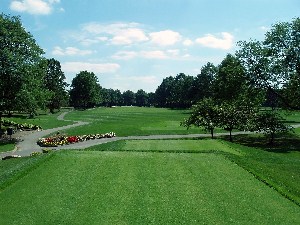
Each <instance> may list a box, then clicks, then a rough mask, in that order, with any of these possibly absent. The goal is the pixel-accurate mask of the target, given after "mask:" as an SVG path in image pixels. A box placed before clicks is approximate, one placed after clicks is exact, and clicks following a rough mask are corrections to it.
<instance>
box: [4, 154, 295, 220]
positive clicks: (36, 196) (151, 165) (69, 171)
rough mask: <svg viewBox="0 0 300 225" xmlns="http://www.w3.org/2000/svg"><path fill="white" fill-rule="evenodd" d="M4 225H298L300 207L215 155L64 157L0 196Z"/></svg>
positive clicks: (17, 183)
mask: <svg viewBox="0 0 300 225" xmlns="http://www.w3.org/2000/svg"><path fill="white" fill-rule="evenodd" d="M0 218H1V224H298V223H299V222H300V214H299V207H298V206H296V205H295V204H293V203H291V202H290V201H288V200H287V199H285V198H283V197H282V196H281V195H279V194H278V193H277V192H276V191H274V190H272V189H270V188H268V187H267V186H265V185H264V184H262V183H261V182H259V181H258V180H256V179H255V178H254V177H253V176H251V175H249V173H247V172H246V171H244V170H241V169H240V167H239V166H237V165H236V164H234V163H232V162H230V161H228V160H226V159H225V158H224V157H223V156H221V155H215V154H178V153H176V154H173V153H165V154H156V153H141V152H131V153H128V152H95V151H62V152H57V153H55V154H54V156H53V157H51V159H50V160H46V161H45V162H44V163H43V166H39V167H37V168H36V169H35V170H33V171H31V173H29V174H27V175H26V176H24V177H23V178H22V179H20V180H18V182H15V183H13V184H12V185H11V186H10V187H9V188H6V189H5V190H3V191H2V192H1V193H0Z"/></svg>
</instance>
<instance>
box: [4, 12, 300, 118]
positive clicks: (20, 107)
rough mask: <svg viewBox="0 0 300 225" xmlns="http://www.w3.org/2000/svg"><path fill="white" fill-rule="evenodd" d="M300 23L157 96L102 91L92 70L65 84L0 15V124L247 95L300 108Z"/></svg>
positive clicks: (169, 81)
mask: <svg viewBox="0 0 300 225" xmlns="http://www.w3.org/2000/svg"><path fill="white" fill-rule="evenodd" d="M299 31H300V18H295V19H294V20H293V21H291V22H282V23H277V24H275V25H273V26H272V28H271V30H270V31H268V32H267V33H266V35H265V40H264V41H261V42H260V41H254V40H250V41H240V42H238V47H239V49H238V50H237V51H236V52H235V53H234V54H227V55H226V57H225V58H224V59H223V61H222V62H221V63H220V64H219V65H214V64H213V63H210V62H208V63H207V64H206V65H204V66H203V67H202V68H201V71H200V73H199V74H198V75H197V76H190V75H186V74H184V73H179V74H178V75H176V76H174V77H173V76H169V77H166V78H164V79H163V81H162V83H161V84H160V85H159V86H158V87H157V89H156V91H155V92H150V93H147V92H145V91H144V90H142V89H140V90H138V91H137V92H136V93H134V92H132V91H130V90H127V91H124V92H122V93H121V91H120V90H113V89H106V88H102V87H101V85H100V84H99V82H98V79H97V76H96V75H95V74H94V73H93V72H91V71H81V72H79V73H78V74H76V76H75V77H74V79H73V80H72V83H71V85H70V90H69V91H68V90H67V87H68V86H69V84H67V83H66V82H65V79H66V78H65V75H64V73H63V72H62V70H61V65H60V62H59V61H57V60H55V59H53V58H52V59H46V58H44V57H43V54H44V52H43V50H42V49H41V48H40V47H39V46H38V45H37V44H36V42H35V40H34V38H33V36H32V35H31V34H30V33H29V32H27V31H26V30H25V29H24V28H23V27H22V23H21V20H20V17H15V16H13V17H10V16H7V15H4V14H1V15H0V47H1V48H0V80H1V83H0V119H1V116H2V114H3V113H5V112H11V111H25V112H28V113H30V114H34V113H35V112H36V111H37V109H39V108H42V109H46V108H48V109H49V110H50V112H54V110H56V109H59V108H60V107H62V106H68V105H70V106H74V107H76V108H83V109H86V108H90V107H95V106H107V107H110V106H114V105H116V106H123V105H124V106H131V105H133V106H156V107H170V108H190V107H191V106H192V105H194V104H196V103H197V102H199V101H201V100H203V99H205V98H208V97H213V98H220V99H223V100H228V99H230V98H233V97H234V96H235V94H236V93H239V92H242V90H243V89H248V91H249V92H253V93H251V94H249V96H253V95H258V96H259V97H260V99H261V104H263V105H267V106H272V107H276V106H283V107H286V108H289V109H299V108H300V101H299V99H300V88H299V87H300V50H299V46H300V37H299V33H300V32H299Z"/></svg>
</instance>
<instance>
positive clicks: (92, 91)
mask: <svg viewBox="0 0 300 225" xmlns="http://www.w3.org/2000/svg"><path fill="white" fill-rule="evenodd" d="M100 90H101V86H100V84H99V83H98V78H97V76H96V75H95V74H94V73H93V72H88V71H81V72H80V73H78V74H77V75H76V77H75V78H74V79H73V80H72V84H71V90H70V104H71V105H72V106H74V107H75V108H79V109H87V108H92V107H94V106H96V105H97V103H99V102H100V97H101V96H100Z"/></svg>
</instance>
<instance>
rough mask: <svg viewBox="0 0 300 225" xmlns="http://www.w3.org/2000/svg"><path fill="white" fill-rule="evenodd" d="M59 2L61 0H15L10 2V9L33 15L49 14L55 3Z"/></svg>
mask: <svg viewBox="0 0 300 225" xmlns="http://www.w3.org/2000/svg"><path fill="white" fill-rule="evenodd" d="M59 2H60V0H48V1H46V0H14V1H12V2H11V3H10V9H11V10H13V11H17V12H26V13H29V14H32V15H49V14H51V12H52V10H53V4H56V3H59Z"/></svg>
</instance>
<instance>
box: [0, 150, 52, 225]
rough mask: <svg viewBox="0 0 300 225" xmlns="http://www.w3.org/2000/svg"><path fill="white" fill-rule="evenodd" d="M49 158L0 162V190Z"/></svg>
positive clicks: (24, 158)
mask: <svg viewBox="0 0 300 225" xmlns="http://www.w3.org/2000/svg"><path fill="white" fill-rule="evenodd" d="M49 157H51V155H42V156H37V157H22V158H14V159H8V160H0V190H3V189H4V188H6V187H7V186H9V185H11V184H12V183H13V182H15V181H17V180H18V179H20V178H22V177H23V176H25V175H27V174H28V173H29V172H31V171H32V170H34V169H35V168H36V167H37V166H39V165H40V164H41V163H42V162H44V160H46V159H48V158H49ZM0 224H1V222H0Z"/></svg>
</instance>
